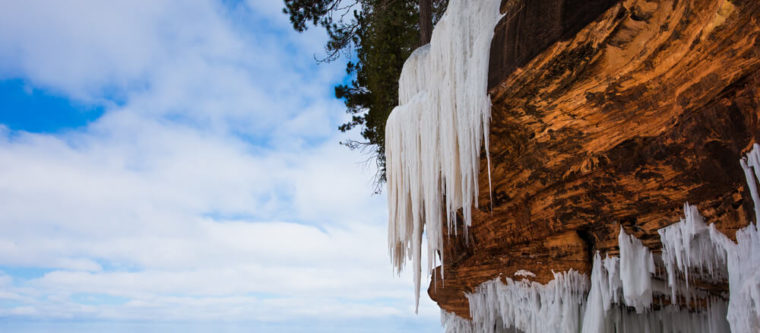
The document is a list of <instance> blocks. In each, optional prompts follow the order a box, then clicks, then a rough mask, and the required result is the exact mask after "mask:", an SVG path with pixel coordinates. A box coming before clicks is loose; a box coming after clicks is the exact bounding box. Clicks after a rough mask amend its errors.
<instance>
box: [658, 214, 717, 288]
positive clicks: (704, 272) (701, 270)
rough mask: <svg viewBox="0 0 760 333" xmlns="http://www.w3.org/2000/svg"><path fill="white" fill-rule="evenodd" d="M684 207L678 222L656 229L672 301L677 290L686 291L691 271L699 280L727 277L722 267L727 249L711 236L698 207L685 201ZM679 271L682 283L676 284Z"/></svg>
mask: <svg viewBox="0 0 760 333" xmlns="http://www.w3.org/2000/svg"><path fill="white" fill-rule="evenodd" d="M683 210H684V216H685V217H684V218H682V219H681V220H680V222H678V223H675V224H672V225H670V226H667V227H665V228H662V229H660V230H658V233H659V234H660V242H661V243H662V261H663V263H664V264H665V270H666V271H667V274H668V286H669V287H670V289H671V297H672V299H673V300H675V299H676V292H677V291H679V290H681V291H685V293H686V294H688V292H689V280H690V278H689V271H690V270H691V271H694V272H693V273H696V274H697V277H698V278H700V279H702V280H705V279H709V280H712V281H722V280H725V279H726V278H727V277H728V273H727V272H726V269H725V266H726V252H725V251H723V250H722V248H721V247H720V245H719V244H716V243H715V242H714V241H713V239H712V238H711V236H710V233H709V228H708V227H707V224H705V222H704V219H703V218H702V215H700V214H699V211H698V210H697V207H696V206H691V205H689V204H688V203H686V204H684V209H683ZM678 273H682V274H683V275H684V277H685V278H684V280H685V286H681V285H679V284H678V281H677V280H676V275H677V274H678ZM681 293H683V292H681ZM686 296H687V297H688V295H686Z"/></svg>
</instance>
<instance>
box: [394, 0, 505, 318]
mask: <svg viewBox="0 0 760 333" xmlns="http://www.w3.org/2000/svg"><path fill="white" fill-rule="evenodd" d="M500 3H501V1H500V0H480V1H467V0H451V1H449V5H448V8H447V10H446V13H445V14H444V15H443V16H442V17H441V19H440V20H439V22H438V24H437V25H436V27H435V29H434V30H433V35H432V39H431V42H430V44H428V45H426V46H423V47H421V48H419V49H417V50H416V51H415V52H413V53H412V55H411V56H410V57H409V59H408V60H407V61H406V63H405V64H404V67H403V69H402V72H401V78H400V79H399V106H398V107H396V108H395V109H394V110H393V112H392V113H391V115H390V116H389V117H388V122H387V124H386V134H385V142H386V145H385V152H386V158H387V160H386V166H387V179H388V213H389V217H388V218H389V221H388V243H389V249H390V255H391V260H392V262H393V264H394V267H395V269H396V271H397V272H400V271H401V269H402V268H403V266H404V264H405V262H406V260H409V259H411V261H412V266H413V274H414V282H415V294H416V303H419V291H420V280H421V263H422V259H421V257H422V250H421V247H422V235H423V231H426V241H427V258H428V260H427V261H428V267H427V273H428V274H430V271H431V269H432V267H435V265H436V264H437V262H436V256H435V255H436V253H438V254H439V255H442V252H441V251H440V250H441V249H442V247H443V235H442V230H443V225H442V223H443V221H444V220H445V221H447V226H448V230H455V229H456V228H455V227H456V225H455V224H456V212H457V210H458V209H460V208H461V209H462V213H463V216H464V226H465V230H466V228H467V226H469V225H470V224H471V209H472V207H473V205H474V206H475V207H477V197H478V172H479V166H480V149H481V146H483V143H485V145H484V146H485V149H486V155H488V128H489V122H490V117H491V100H490V98H489V97H488V95H487V85H488V82H487V78H488V60H489V51H490V45H491V39H492V37H493V34H494V28H495V26H496V23H498V21H499V19H500V17H501V14H500V11H499V5H500ZM489 172H490V171H489ZM489 177H490V174H489ZM425 224H427V228H426V230H425V228H424V225H425ZM441 262H443V258H441Z"/></svg>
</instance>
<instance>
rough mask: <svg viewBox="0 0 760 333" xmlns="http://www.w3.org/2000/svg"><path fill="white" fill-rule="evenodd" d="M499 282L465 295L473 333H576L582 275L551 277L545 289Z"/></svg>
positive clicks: (582, 293) (582, 292) (526, 283)
mask: <svg viewBox="0 0 760 333" xmlns="http://www.w3.org/2000/svg"><path fill="white" fill-rule="evenodd" d="M505 280H506V284H505V283H502V282H501V280H500V279H499V278H496V279H493V280H491V281H488V282H485V283H483V284H481V285H480V286H478V288H477V289H476V290H475V292H474V293H472V294H468V295H467V299H468V300H469V302H470V316H472V322H473V327H474V328H475V331H476V332H483V333H493V332H500V331H501V330H499V329H500V327H499V326H498V325H496V323H499V322H500V323H501V324H502V327H501V328H504V329H512V328H514V329H517V330H520V331H525V332H578V328H579V327H580V315H581V313H582V305H583V301H584V299H585V293H586V291H587V290H588V279H587V278H586V276H585V275H583V274H580V273H578V272H576V271H573V270H570V271H568V272H566V273H555V274H554V280H552V281H550V282H549V283H547V284H546V285H543V284H540V283H537V282H531V281H528V280H525V279H523V280H520V281H514V280H512V279H510V278H505Z"/></svg>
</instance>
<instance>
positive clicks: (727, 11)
mask: <svg viewBox="0 0 760 333" xmlns="http://www.w3.org/2000/svg"><path fill="white" fill-rule="evenodd" d="M502 11H503V12H505V13H506V15H505V16H504V18H503V19H502V20H501V22H500V23H499V25H498V26H497V28H496V35H495V36H494V38H493V42H492V47H491V68H490V71H489V72H490V73H489V93H490V95H491V98H492V104H493V108H492V116H491V125H490V137H489V138H490V147H489V148H490V158H491V177H492V186H491V192H490V193H489V192H488V188H489V179H488V171H487V170H488V163H487V159H486V156H485V154H482V156H483V157H482V158H481V161H480V162H481V164H480V168H481V172H480V176H479V187H480V189H481V191H480V195H479V207H480V209H478V210H474V211H473V213H472V227H471V228H469V231H468V233H467V237H468V239H465V238H464V237H463V236H462V235H463V234H464V233H463V232H462V230H460V232H457V233H456V234H457V235H459V236H454V233H453V232H451V233H449V231H448V230H444V231H443V234H444V235H447V234H449V235H450V236H448V237H446V236H444V252H445V253H444V257H445V258H446V260H445V262H444V268H443V269H444V272H441V268H440V267H438V268H437V269H436V271H435V273H434V275H435V276H434V279H433V283H431V285H430V287H429V289H428V293H429V295H430V296H431V298H432V299H433V300H435V301H436V302H438V304H439V305H440V306H441V308H442V309H444V310H446V311H448V312H453V313H456V314H457V315H459V316H461V317H463V318H470V310H469V304H468V299H467V297H466V295H465V294H466V293H472V292H473V291H474V290H475V289H476V287H477V286H479V285H481V284H482V283H484V282H486V281H489V280H492V279H494V278H497V277H502V278H504V277H511V278H514V277H515V275H514V274H515V273H516V272H518V271H520V270H527V271H530V272H532V273H534V274H535V276H526V275H522V276H523V277H525V278H527V279H529V280H532V281H537V282H539V283H544V284H545V283H548V282H549V281H551V280H552V279H553V278H554V275H553V273H552V272H553V271H554V272H564V271H569V270H571V269H573V270H575V271H578V272H580V273H582V274H586V275H589V276H590V275H591V268H592V262H593V257H594V254H595V253H596V252H597V251H598V252H599V253H601V254H602V255H605V254H610V255H617V254H618V251H619V249H618V234H619V232H620V229H621V227H622V228H623V230H624V231H625V232H626V233H627V234H630V235H633V236H635V237H636V238H638V239H640V240H641V241H642V243H643V244H644V246H646V247H647V248H649V249H650V250H651V251H652V252H653V253H654V254H655V255H657V254H658V253H660V251H661V249H662V245H661V244H660V236H659V234H658V232H657V230H658V229H661V228H663V227H665V226H668V225H670V224H673V223H676V222H678V221H679V216H682V215H683V204H684V203H685V202H689V203H691V204H693V205H696V206H697V207H698V208H699V211H700V212H701V213H702V215H704V220H705V222H707V223H709V224H714V226H715V227H716V228H717V229H718V230H719V231H721V232H722V233H724V234H726V235H727V236H728V237H729V238H734V237H735V236H734V234H735V233H736V230H738V229H740V228H742V227H745V226H747V225H748V224H749V223H750V221H751V220H752V219H753V218H754V214H753V209H754V207H753V203H752V199H751V196H750V193H749V191H748V189H747V185H746V180H745V177H744V174H743V172H742V168H741V167H740V166H739V159H740V158H741V156H743V154H745V153H746V152H747V151H749V149H750V148H751V145H752V144H753V143H755V142H760V118H759V117H760V1H756V0H733V1H731V0H696V1H684V0H681V1H679V0H663V1H644V0H627V1H613V0H593V1H576V0H566V1H561V0H540V1H539V0H524V1H523V0H518V1H514V0H507V1H504V2H503V4H502ZM460 225H461V224H460ZM444 228H445V226H444ZM656 264H657V265H658V270H662V269H661V267H659V266H661V265H662V264H661V261H656ZM442 273H443V274H442ZM442 275H443V276H442ZM693 284H694V285H696V288H699V289H701V290H702V291H704V292H705V293H707V294H710V295H714V296H715V297H725V295H726V293H727V291H728V288H727V286H726V284H723V283H717V284H716V283H712V282H709V283H708V282H703V283H700V281H695V282H694V283H693ZM655 302H661V303H667V302H670V300H668V299H663V300H659V301H658V300H657V299H655ZM685 305H687V306H698V304H685Z"/></svg>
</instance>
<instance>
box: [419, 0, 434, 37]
mask: <svg viewBox="0 0 760 333" xmlns="http://www.w3.org/2000/svg"><path fill="white" fill-rule="evenodd" d="M432 34H433V3H432V0H420V45H425V44H427V43H430V37H431V36H432Z"/></svg>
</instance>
